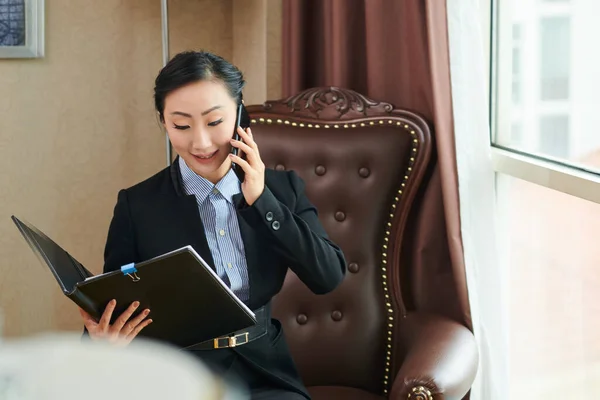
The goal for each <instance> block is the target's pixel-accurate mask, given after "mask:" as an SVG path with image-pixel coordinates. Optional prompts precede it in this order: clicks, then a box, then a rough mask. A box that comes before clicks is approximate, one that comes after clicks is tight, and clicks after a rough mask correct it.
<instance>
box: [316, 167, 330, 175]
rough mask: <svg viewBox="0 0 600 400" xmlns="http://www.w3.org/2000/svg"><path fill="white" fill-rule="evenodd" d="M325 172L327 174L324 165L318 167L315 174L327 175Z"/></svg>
mask: <svg viewBox="0 0 600 400" xmlns="http://www.w3.org/2000/svg"><path fill="white" fill-rule="evenodd" d="M325 172H327V169H325V167H324V166H322V165H317V167H316V168H315V174H317V175H319V176H323V175H325Z"/></svg>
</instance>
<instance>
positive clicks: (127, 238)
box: [104, 190, 137, 272]
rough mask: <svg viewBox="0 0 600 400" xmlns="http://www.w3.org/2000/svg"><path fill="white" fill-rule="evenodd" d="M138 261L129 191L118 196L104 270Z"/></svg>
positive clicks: (108, 238)
mask: <svg viewBox="0 0 600 400" xmlns="http://www.w3.org/2000/svg"><path fill="white" fill-rule="evenodd" d="M135 261H137V258H136V251H135V238H134V230H133V224H132V221H131V214H130V211H129V199H128V197H127V192H126V191H125V190H121V191H120V192H119V194H118V196H117V204H116V205H115V208H114V212H113V217H112V220H111V222H110V227H109V228H108V236H107V238H106V246H105V247H104V272H110V271H115V270H117V269H119V268H121V267H122V266H123V265H126V264H129V263H132V262H135Z"/></svg>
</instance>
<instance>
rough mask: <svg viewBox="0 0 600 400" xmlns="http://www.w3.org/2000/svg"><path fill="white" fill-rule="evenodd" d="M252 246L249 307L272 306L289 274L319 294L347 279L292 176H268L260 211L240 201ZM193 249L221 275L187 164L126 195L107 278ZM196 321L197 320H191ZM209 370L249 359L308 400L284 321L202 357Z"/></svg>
mask: <svg viewBox="0 0 600 400" xmlns="http://www.w3.org/2000/svg"><path fill="white" fill-rule="evenodd" d="M234 203H235V205H236V212H237V216H238V221H239V226H240V231H241V235H242V239H243V241H244V247H245V252H246V260H247V265H248V276H249V286H250V298H249V300H248V306H249V307H250V308H251V309H253V310H254V309H257V308H259V307H261V306H263V305H267V306H268V308H269V309H270V307H269V305H270V301H271V298H272V297H273V296H274V295H276V294H277V293H278V292H279V291H280V289H281V287H282V284H283V281H284V278H285V275H286V273H287V271H288V268H291V269H292V271H294V272H295V273H296V274H297V275H298V277H299V278H300V279H301V280H302V281H303V282H304V283H305V284H306V286H308V288H310V290H312V291H313V292H314V293H316V294H324V293H327V292H330V291H332V290H333V289H335V288H336V287H337V286H338V285H339V284H340V283H341V281H342V279H343V277H344V275H345V272H346V262H345V260H344V256H343V254H342V251H341V250H340V248H339V247H338V246H337V245H335V244H334V243H332V242H331V241H330V240H329V239H328V237H327V234H326V233H325V230H324V229H323V227H322V225H321V223H320V222H319V220H318V217H317V210H316V209H315V207H314V206H313V205H312V204H311V203H310V201H309V200H308V198H307V197H306V195H305V193H304V183H303V182H302V180H301V179H300V177H299V176H298V175H297V174H296V173H295V172H292V171H274V170H267V171H266V172H265V190H264V192H263V193H262V195H261V196H260V197H259V198H258V199H257V200H256V202H255V203H254V204H253V205H252V206H248V205H247V204H246V202H245V201H244V198H243V195H242V194H239V195H236V196H235V197H234ZM186 245H191V246H192V247H194V249H195V250H196V251H197V252H198V253H199V254H200V255H201V256H202V258H204V259H205V260H206V261H207V263H208V264H209V265H210V266H211V267H212V268H213V269H214V268H215V267H214V262H213V258H212V255H211V252H210V249H209V247H208V243H207V240H206V237H205V235H204V229H203V225H202V220H201V218H200V214H199V211H198V205H197V203H196V198H195V196H193V195H190V196H188V195H186V194H185V192H184V191H183V188H182V185H181V174H180V171H179V163H178V162H174V163H173V164H172V165H171V166H170V167H168V168H166V169H164V170H163V171H161V172H159V173H158V174H156V175H154V176H153V177H151V178H149V179H147V180H145V181H143V182H141V183H139V184H137V185H135V186H133V187H131V188H129V189H124V190H121V191H120V192H119V195H118V201H117V204H116V206H115V209H114V216H113V219H112V221H111V224H110V228H109V232H108V239H107V243H106V248H105V254H104V256H105V265H104V271H105V272H108V271H113V270H117V269H119V268H120V267H121V266H122V265H125V264H128V263H131V262H141V261H144V260H147V259H150V258H152V257H155V256H158V255H161V254H163V253H166V252H168V251H171V250H175V249H177V248H180V247H183V246H186ZM190 318H193V315H192V316H190ZM194 353H195V354H196V355H197V356H199V357H201V358H202V359H203V360H204V361H205V362H207V363H208V364H211V365H214V366H217V367H218V368H224V369H225V368H227V367H228V366H229V365H230V364H231V363H232V362H233V360H234V359H235V357H243V358H244V359H245V360H246V361H248V362H249V363H250V365H252V366H253V367H254V368H255V369H256V371H259V372H260V373H262V374H264V375H265V377H266V379H271V380H273V381H275V382H277V383H279V384H280V385H283V386H284V387H287V388H289V389H292V390H295V391H298V392H299V393H302V394H304V395H306V396H307V397H308V395H307V393H306V389H305V388H304V386H303V384H302V382H301V380H300V377H299V375H298V373H297V371H296V368H295V365H294V363H293V361H292V359H291V356H290V353H289V350H288V347H287V344H286V342H285V339H284V337H283V332H282V330H281V324H280V323H279V321H276V320H271V325H270V326H269V327H268V334H267V335H266V336H263V337H262V338H259V339H256V340H254V341H252V342H250V343H248V344H245V345H242V346H239V347H236V348H233V349H219V350H204V351H197V352H194Z"/></svg>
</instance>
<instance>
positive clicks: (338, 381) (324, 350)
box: [248, 87, 478, 400]
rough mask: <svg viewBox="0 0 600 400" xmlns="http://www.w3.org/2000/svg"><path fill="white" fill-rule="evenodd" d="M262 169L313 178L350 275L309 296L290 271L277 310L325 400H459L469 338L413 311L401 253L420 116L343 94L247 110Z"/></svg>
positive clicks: (419, 147)
mask: <svg viewBox="0 0 600 400" xmlns="http://www.w3.org/2000/svg"><path fill="white" fill-rule="evenodd" d="M248 111H249V113H250V116H251V119H252V131H253V134H254V137H255V139H256V141H257V143H258V144H259V147H260V150H261V156H262V158H263V160H264V162H265V165H266V166H267V167H269V168H275V169H293V170H295V171H296V172H297V173H298V174H299V175H300V176H301V177H302V178H303V179H304V181H305V183H306V192H307V195H308V197H309V198H310V199H311V201H312V202H313V203H314V204H315V205H316V206H317V208H318V211H319V217H320V219H321V222H322V223H323V226H324V227H325V229H326V230H327V232H328V234H329V236H330V237H331V238H332V240H334V241H335V242H336V243H337V244H339V245H340V246H341V248H342V250H343V251H344V254H345V256H346V258H347V261H348V274H347V276H346V278H345V280H344V282H343V283H342V285H341V286H340V287H339V288H337V289H336V290H335V291H334V292H332V293H330V294H327V295H320V296H318V295H314V294H312V293H311V292H310V291H309V290H308V289H307V288H306V287H305V286H304V285H303V284H302V283H301V282H300V280H299V279H298V278H297V277H296V276H295V275H294V274H293V273H292V272H290V273H289V274H288V276H287V278H286V281H285V284H284V287H283V289H282V291H281V293H280V294H279V295H278V296H277V297H276V298H275V300H274V306H273V312H274V315H275V316H276V317H277V318H278V319H280V320H281V322H282V324H283V326H284V331H285V335H286V338H287V340H288V342H289V344H290V348H291V350H292V354H293V356H294V359H295V361H296V364H297V366H298V369H299V371H300V373H301V375H302V377H303V379H304V382H305V384H306V385H307V387H308V389H309V391H310V392H311V394H312V395H313V398H314V399H316V400H318V399H329V400H333V399H345V400H353V399H357V400H358V399H361V400H362V399H384V398H391V399H411V400H415V399H416V400H432V399H435V400H441V399H461V398H463V396H465V394H466V393H467V392H468V391H469V388H470V387H471V384H472V382H473V379H474V377H475V373H476V371H477V365H478V352H477V347H476V344H475V340H474V337H473V334H472V333H471V331H469V330H468V329H467V328H465V327H464V326H462V325H461V324H459V323H456V322H454V321H451V320H449V319H446V318H444V317H441V316H437V315H431V314H427V313H423V312H419V310H407V308H406V307H405V304H406V301H405V300H406V298H403V295H402V293H401V285H400V276H401V275H402V269H403V268H410V265H401V263H400V252H401V248H402V243H403V237H404V236H406V235H411V234H412V233H411V232H405V227H406V221H407V217H408V215H409V213H410V210H411V204H412V202H413V199H414V198H415V194H416V192H417V191H418V189H419V187H420V185H421V182H422V179H423V176H424V173H425V169H426V166H427V165H428V163H429V160H430V154H431V148H432V139H431V134H430V130H429V127H428V125H427V123H426V122H425V121H424V120H423V119H422V118H421V117H419V116H418V115H416V114H414V113H411V112H409V111H405V110H397V109H394V108H393V106H392V105H390V104H387V103H381V102H375V101H373V100H371V99H368V98H366V97H364V96H362V95H360V94H358V93H356V92H353V91H350V90H344V89H339V88H333V87H331V88H314V89H309V90H306V91H304V92H302V93H300V94H298V95H296V96H293V97H290V98H288V99H284V100H277V101H268V102H266V103H265V104H264V105H254V106H249V107H248Z"/></svg>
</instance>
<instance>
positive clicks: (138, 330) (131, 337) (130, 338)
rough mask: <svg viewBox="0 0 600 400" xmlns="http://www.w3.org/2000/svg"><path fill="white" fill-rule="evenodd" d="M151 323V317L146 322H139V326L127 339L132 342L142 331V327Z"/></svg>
mask: <svg viewBox="0 0 600 400" xmlns="http://www.w3.org/2000/svg"><path fill="white" fill-rule="evenodd" d="M151 323H152V320H151V319H147V320H145V321H144V322H142V323H141V324H139V325H138V326H136V327H135V329H134V330H133V331H132V332H131V333H130V334H129V335H127V336H126V338H125V339H126V340H127V341H128V342H131V341H132V340H133V339H134V338H135V337H136V336H137V335H138V334H139V333H140V332H141V331H142V329H144V328H145V327H147V326H148V325H150V324H151Z"/></svg>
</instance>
